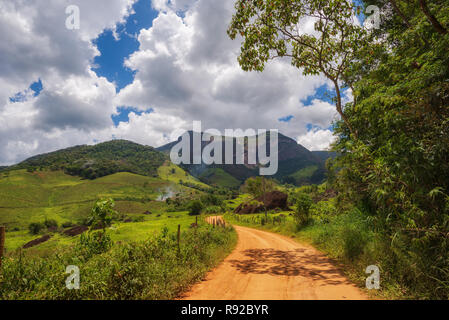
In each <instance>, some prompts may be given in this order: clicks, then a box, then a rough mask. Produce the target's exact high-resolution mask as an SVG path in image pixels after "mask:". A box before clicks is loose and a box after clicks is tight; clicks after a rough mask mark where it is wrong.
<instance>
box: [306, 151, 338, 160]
mask: <svg viewBox="0 0 449 320" xmlns="http://www.w3.org/2000/svg"><path fill="white" fill-rule="evenodd" d="M312 153H313V154H314V155H315V156H317V157H318V158H320V159H321V160H322V161H326V160H327V159H329V158H332V159H334V158H335V157H336V156H337V153H336V152H333V151H312Z"/></svg>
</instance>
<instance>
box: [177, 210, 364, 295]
mask: <svg viewBox="0 0 449 320" xmlns="http://www.w3.org/2000/svg"><path fill="white" fill-rule="evenodd" d="M212 219H214V218H212ZM234 227H235V229H236V231H237V233H238V237H239V240H238V244H237V246H236V248H235V249H234V251H233V252H232V253H231V254H230V255H229V256H228V257H227V258H226V259H225V260H224V261H223V263H221V264H220V265H219V266H218V267H217V268H216V269H214V270H212V271H211V272H209V273H208V275H207V277H206V279H205V280H204V281H202V282H200V283H198V284H196V285H194V286H193V287H192V289H191V290H190V292H188V293H186V294H185V295H184V297H183V299H186V300H309V299H318V300H329V299H342V300H353V299H354V300H359V299H367V296H366V295H365V294H364V293H363V292H362V291H361V290H360V289H358V288H357V287H356V286H354V285H353V284H351V283H350V282H349V281H348V280H347V279H346V278H345V277H344V276H343V275H342V273H341V271H340V270H339V269H337V268H336V267H335V266H334V265H333V264H332V263H331V262H330V260H329V258H327V257H326V256H324V255H323V254H322V253H320V252H318V251H317V250H316V249H314V248H313V247H310V246H306V245H302V244H299V243H297V242H295V241H293V240H291V239H289V238H287V237H284V236H281V235H278V234H274V233H270V232H265V231H260V230H256V229H251V228H245V227H239V226H234Z"/></svg>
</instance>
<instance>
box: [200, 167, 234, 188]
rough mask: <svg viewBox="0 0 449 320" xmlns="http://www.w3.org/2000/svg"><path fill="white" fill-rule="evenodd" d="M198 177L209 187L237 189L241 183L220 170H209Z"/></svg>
mask: <svg viewBox="0 0 449 320" xmlns="http://www.w3.org/2000/svg"><path fill="white" fill-rule="evenodd" d="M200 177H201V178H202V179H204V180H205V181H207V182H208V183H210V184H211V185H216V186H223V187H230V188H232V187H238V186H239V185H240V184H241V182H240V181H239V180H237V179H236V178H234V177H233V176H231V175H230V174H229V173H227V172H226V171H224V170H223V169H221V168H209V169H206V170H205V171H204V172H203V173H201V175H200Z"/></svg>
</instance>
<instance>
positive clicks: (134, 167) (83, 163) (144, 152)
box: [11, 140, 167, 179]
mask: <svg viewBox="0 0 449 320" xmlns="http://www.w3.org/2000/svg"><path fill="white" fill-rule="evenodd" d="M166 160H167V158H166V156H165V155H164V154H163V153H162V152H159V151H157V150H155V149H154V148H152V147H148V146H143V145H140V144H137V143H134V142H130V141H126V140H113V141H109V142H105V143H100V144H97V145H94V146H87V145H83V146H76V147H71V148H67V149H63V150H59V151H55V152H52V153H47V154H42V155H38V156H35V157H32V158H29V159H27V160H25V161H23V162H21V163H19V164H18V165H16V166H13V167H11V169H27V170H28V172H34V171H36V167H40V168H45V169H51V170H64V171H65V172H66V173H68V174H70V175H75V176H80V177H83V178H86V179H96V178H99V177H103V176H107V175H110V174H113V173H116V172H131V173H136V174H141V175H146V176H156V175H157V169H158V168H159V167H160V166H161V165H162V164H163V163H164V161H166Z"/></svg>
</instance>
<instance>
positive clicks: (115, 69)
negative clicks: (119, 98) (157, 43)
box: [92, 0, 158, 92]
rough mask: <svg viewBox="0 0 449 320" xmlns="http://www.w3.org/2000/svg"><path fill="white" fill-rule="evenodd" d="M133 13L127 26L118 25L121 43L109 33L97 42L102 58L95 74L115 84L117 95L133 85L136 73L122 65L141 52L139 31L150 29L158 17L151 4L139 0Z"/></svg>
mask: <svg viewBox="0 0 449 320" xmlns="http://www.w3.org/2000/svg"><path fill="white" fill-rule="evenodd" d="M133 10H134V12H135V13H134V14H132V15H130V16H129V17H128V18H127V19H126V22H125V23H123V24H119V25H117V31H116V33H117V35H118V39H115V38H114V35H113V34H112V31H111V30H106V31H105V32H103V33H102V34H101V35H100V36H99V37H98V38H97V39H95V40H94V44H95V45H96V46H97V47H98V50H99V51H100V52H101V55H100V56H97V57H95V60H94V64H95V65H96V66H97V67H94V68H92V70H94V71H95V72H96V74H97V75H98V76H102V77H105V78H106V79H108V80H109V81H110V82H114V83H115V85H116V90H117V92H119V91H120V90H121V89H122V88H124V87H125V86H126V85H128V84H130V83H132V82H133V80H134V72H133V71H132V70H130V69H129V68H126V67H125V66H124V65H123V63H124V61H125V59H126V58H128V57H129V56H130V55H131V54H132V53H133V52H135V51H137V50H138V49H139V42H138V41H137V36H138V34H139V32H140V30H141V29H147V28H150V27H151V26H152V24H153V19H154V18H156V17H157V15H158V12H157V11H155V10H153V8H152V7H151V0H139V1H138V2H136V3H135V4H134V6H133Z"/></svg>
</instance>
